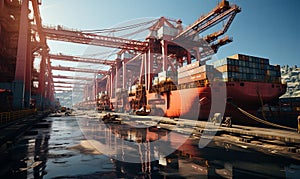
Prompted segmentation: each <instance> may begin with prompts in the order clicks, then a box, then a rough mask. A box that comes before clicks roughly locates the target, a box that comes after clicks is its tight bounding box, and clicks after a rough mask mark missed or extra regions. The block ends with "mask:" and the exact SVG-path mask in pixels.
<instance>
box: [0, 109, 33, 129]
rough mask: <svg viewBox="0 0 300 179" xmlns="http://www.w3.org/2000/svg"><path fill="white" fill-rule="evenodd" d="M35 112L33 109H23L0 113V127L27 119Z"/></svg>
mask: <svg viewBox="0 0 300 179" xmlns="http://www.w3.org/2000/svg"><path fill="white" fill-rule="evenodd" d="M35 112H36V110H35V109H24V110H18V111H10V112H1V113H0V125H2V124H6V123H9V122H13V121H15V120H18V119H21V118H24V117H28V116H30V115H32V114H34V113H35Z"/></svg>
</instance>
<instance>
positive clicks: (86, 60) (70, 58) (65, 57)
mask: <svg viewBox="0 0 300 179" xmlns="http://www.w3.org/2000/svg"><path fill="white" fill-rule="evenodd" d="M49 58H50V59H51V60H63V61H72V62H83V63H94V64H102V65H109V66H115V65H116V62H115V61H114V60H100V59H96V58H86V57H76V56H70V55H63V54H59V55H55V54H49Z"/></svg>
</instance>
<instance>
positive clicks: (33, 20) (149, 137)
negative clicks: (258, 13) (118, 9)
mask: <svg viewBox="0 0 300 179" xmlns="http://www.w3.org/2000/svg"><path fill="white" fill-rule="evenodd" d="M42 3H43V2H42V1H41V0H22V1H19V0H0V25H1V26H0V60H1V61H0V69H1V70H0V73H1V75H0V95H1V97H0V163H1V167H0V176H1V178H242V177H243V178H254V177H255V178H256V177H258V178H299V177H300V155H299V154H300V134H299V130H300V113H299V111H300V102H299V101H300V100H299V97H297V96H294V97H289V96H288V95H287V94H288V93H290V94H292V92H290V91H289V90H290V89H295V88H296V86H297V85H296V86H295V85H294V86H293V85H288V84H287V83H286V82H284V81H288V80H289V81H293V84H296V82H295V80H296V78H295V77H291V78H288V77H287V74H288V73H291V74H293V75H294V76H297V75H299V73H297V67H295V69H292V68H290V69H289V67H288V66H284V67H280V65H277V64H272V59H268V58H266V57H260V56H255V55H251V54H250V55H248V54H244V53H237V54H232V55H230V56H228V57H225V58H221V59H219V58H217V57H216V56H215V55H216V54H218V50H219V49H220V48H223V49H226V45H227V44H229V43H234V42H233V38H232V37H229V36H228V35H226V33H227V32H228V31H229V30H230V26H231V25H232V23H239V22H238V21H235V17H236V16H239V14H240V13H242V8H241V7H240V6H239V5H238V4H233V3H231V2H229V1H226V0H222V1H219V2H217V3H216V6H215V7H214V8H213V9H211V10H210V11H209V12H207V13H206V14H203V15H201V16H199V17H195V19H196V20H195V21H194V22H193V23H192V24H190V25H188V26H185V25H184V24H183V20H184V19H182V20H181V19H177V20H175V19H171V18H167V17H160V18H153V19H145V20H143V21H142V22H141V21H137V22H135V23H132V22H131V23H130V24H127V25H123V26H119V27H112V28H106V29H101V30H79V29H71V28H66V27H64V26H63V25H45V24H43V19H42V16H41V11H42V10H43V9H42V8H41V6H42ZM220 24H221V25H220ZM216 27H220V29H216ZM102 32H106V34H105V35H104V34H103V33H102ZM117 32H122V33H123V34H122V35H119V36H118V35H116V34H118V33H117ZM114 33H115V34H114ZM126 33H127V34H126ZM107 34H108V35H107ZM111 34H113V35H111ZM141 34H142V35H141ZM132 35H133V36H134V35H136V36H139V37H138V38H129V37H132ZM49 41H59V42H68V43H74V44H81V45H87V46H94V47H101V48H105V49H115V51H114V52H115V53H114V55H115V59H100V58H92V57H84V56H78V55H74V54H66V53H64V52H62V53H58V54H54V53H51V48H50V47H49V45H48V42H49ZM57 61H60V62H63V64H64V65H55V64H56V63H55V62H57ZM72 63H73V64H76V65H77V66H74V65H70V64H72ZM37 64H38V65H37ZM80 64H90V66H88V65H80ZM54 71H60V72H61V73H60V74H58V75H57V74H55V73H54ZM65 72H73V73H74V74H75V75H66V74H67V73H65ZM283 75H284V79H286V80H282V76H283ZM66 85H68V86H66ZM61 87H63V88H68V89H69V90H62V89H61ZM287 92H288V93H287ZM63 94H65V95H66V94H67V98H68V99H69V101H72V102H71V103H70V102H69V103H68V104H69V105H70V106H62V105H61V103H60V102H62V99H59V98H58V96H63ZM294 94H297V93H296V92H295V93H293V95H294Z"/></svg>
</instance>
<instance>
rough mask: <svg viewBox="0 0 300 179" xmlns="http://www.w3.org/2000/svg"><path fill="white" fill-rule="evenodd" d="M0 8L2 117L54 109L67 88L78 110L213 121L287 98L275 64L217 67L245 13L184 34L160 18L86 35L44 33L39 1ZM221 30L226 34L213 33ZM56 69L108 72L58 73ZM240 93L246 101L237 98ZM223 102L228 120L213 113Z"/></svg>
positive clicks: (226, 6)
mask: <svg viewBox="0 0 300 179" xmlns="http://www.w3.org/2000/svg"><path fill="white" fill-rule="evenodd" d="M0 5H1V6H0V9H1V12H0V15H1V16H0V18H1V21H0V22H1V29H0V36H1V41H0V46H1V53H0V55H1V64H0V65H1V66H0V67H1V79H0V88H1V89H2V94H3V95H4V96H6V97H5V98H4V100H3V101H2V102H1V103H2V104H4V106H7V107H6V108H3V109H1V110H3V111H5V110H6V111H7V110H8V111H9V110H18V109H24V108H29V107H36V108H38V109H41V110H43V109H49V108H53V107H54V106H55V104H56V102H55V98H54V94H55V92H58V91H61V90H62V88H64V89H65V90H68V91H69V90H73V94H74V93H77V92H79V93H78V94H81V95H82V101H81V102H78V103H76V104H73V105H74V106H75V107H77V108H83V109H95V108H97V109H100V110H103V109H110V110H115V111H119V112H124V111H126V112H130V111H136V110H139V109H144V110H146V109H148V110H149V111H151V112H152V115H159V116H169V117H178V116H199V118H208V117H209V114H210V117H211V115H213V114H214V113H220V114H221V115H222V116H223V115H228V116H231V115H232V114H237V113H236V112H235V110H234V109H232V106H230V105H228V103H227V101H231V103H232V102H233V103H235V104H237V105H240V106H242V107H245V108H247V109H249V110H252V112H253V111H256V110H257V109H258V107H259V106H262V105H263V104H266V103H269V102H271V101H273V100H274V99H275V100H276V99H277V98H278V97H279V96H280V95H282V94H284V93H285V88H286V86H285V85H284V84H281V79H280V67H279V66H273V65H270V64H269V60H268V59H264V58H259V57H252V56H247V55H242V54H237V55H235V56H232V57H228V58H226V59H222V60H220V61H217V62H214V63H211V59H212V57H213V55H214V54H216V53H217V51H218V49H219V48H220V47H221V46H223V45H226V44H228V43H230V42H232V38H231V37H228V36H225V35H224V34H225V33H226V32H227V30H228V29H229V27H230V25H231V23H232V22H233V20H234V18H235V16H236V15H237V14H238V13H239V12H240V11H241V9H240V7H238V6H237V5H234V4H230V3H229V2H228V1H226V0H222V1H221V2H220V3H219V4H217V6H216V7H215V8H213V9H212V10H211V11H210V12H209V13H207V14H205V15H202V16H200V17H199V18H198V19H197V20H196V21H195V22H194V23H192V24H191V25H189V26H187V27H183V25H182V21H181V20H180V19H178V20H174V19H170V18H165V17H161V18H158V19H154V20H153V19H152V20H148V21H145V22H139V23H135V24H130V25H127V26H123V27H115V28H111V29H101V30H85V31H83V30H73V29H67V28H64V27H63V26H61V25H57V26H44V25H43V24H42V19H41V15H40V11H39V6H40V5H41V1H39V0H23V1H18V0H2V1H1V4H0ZM222 24H223V25H222ZM216 25H218V26H216ZM216 27H220V29H218V30H217V31H215V32H211V31H214V30H215V29H216ZM126 30H131V31H130V33H129V34H127V35H120V36H113V35H103V32H118V31H126ZM145 31H147V32H148V35H146V36H144V37H143V38H144V40H138V39H131V38H126V37H129V36H130V35H135V34H139V33H141V32H145ZM112 34H113V33H112ZM47 40H54V41H63V42H69V43H76V44H85V45H92V46H97V47H105V48H111V49H117V50H118V52H117V53H116V54H115V55H116V57H115V59H99V58H90V57H88V58H87V57H80V56H72V55H66V54H64V53H59V54H50V49H49V47H48V45H47ZM35 61H38V62H39V69H38V70H37V69H35V68H34V65H33V64H34V62H35ZM54 61H66V62H69V63H73V62H74V63H85V64H101V65H102V66H106V67H105V68H101V69H99V68H96V69H95V68H89V67H87V68H82V67H79V66H78V67H74V66H68V65H65V64H64V65H58V66H57V65H53V63H52V62H54ZM66 64H68V63H66ZM54 70H55V71H70V72H76V76H68V75H53V71H54ZM2 73H3V74H2ZM84 74H90V75H84ZM64 79H72V81H65V80H64ZM62 80H64V81H62ZM218 81H219V82H220V81H222V82H223V83H224V84H220V83H217V82H218ZM65 85H69V86H65ZM216 86H220V87H221V86H223V89H225V91H226V90H227V94H225V93H221V92H218V93H214V92H215V91H220V89H215V88H216ZM221 88H222V87H221ZM269 88H270V90H266V89H269ZM244 89H246V90H244ZM80 91H83V92H82V93H80ZM221 91H224V90H221ZM213 93H214V94H213ZM237 93H239V94H240V95H241V96H239V97H238V96H236V94H237ZM78 94H77V96H78ZM222 95H223V96H222ZM224 95H225V96H224ZM213 96H215V97H213ZM216 96H219V99H218V100H219V101H223V103H224V105H226V106H224V105H223V106H222V107H221V106H219V108H226V111H225V112H222V110H220V109H218V110H216V111H215V110H213V109H212V108H211V107H212V103H213V100H214V99H216ZM182 98H185V99H184V100H182ZM183 101H185V102H183ZM245 101H247V105H245ZM183 103H184V104H183ZM200 106H201V112H200V111H199V110H200ZM248 112H249V111H248ZM223 113H224V114H223Z"/></svg>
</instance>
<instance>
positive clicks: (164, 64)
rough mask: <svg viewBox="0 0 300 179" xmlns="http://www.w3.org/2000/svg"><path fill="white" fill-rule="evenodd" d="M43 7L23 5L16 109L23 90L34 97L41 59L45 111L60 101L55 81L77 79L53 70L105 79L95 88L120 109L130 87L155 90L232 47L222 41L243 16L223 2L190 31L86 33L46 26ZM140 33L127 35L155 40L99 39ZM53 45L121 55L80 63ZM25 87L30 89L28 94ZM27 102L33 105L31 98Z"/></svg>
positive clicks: (170, 26) (158, 27)
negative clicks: (162, 79) (156, 82)
mask: <svg viewBox="0 0 300 179" xmlns="http://www.w3.org/2000/svg"><path fill="white" fill-rule="evenodd" d="M30 2H31V6H32V9H33V19H29V17H28V14H27V13H28V10H29V3H30ZM40 4H41V2H40V1H39V0H23V1H22V5H21V6H22V8H21V17H20V25H21V26H22V27H23V28H21V30H20V32H19V34H22V35H19V42H18V43H19V44H18V55H17V60H16V73H15V84H16V86H17V87H16V90H15V91H16V93H14V97H15V105H16V106H17V103H19V102H20V101H21V100H23V99H24V96H22V94H24V91H22V90H23V89H25V93H29V94H30V93H31V79H32V71H33V70H32V64H33V57H34V56H36V55H35V54H39V56H40V69H39V79H38V82H37V83H38V94H36V96H35V98H37V101H38V104H39V106H40V107H41V108H43V107H44V106H45V104H46V103H50V102H51V101H53V100H54V95H53V94H54V91H55V88H54V81H53V79H54V78H65V79H71V78H72V77H70V76H69V77H68V76H64V75H53V72H52V71H53V70H62V71H75V72H79V71H80V72H84V73H95V74H102V75H103V77H102V78H101V79H97V80H96V82H95V80H93V82H92V83H93V84H95V85H96V86H98V87H99V86H100V89H101V90H103V91H106V94H107V95H109V97H110V99H111V101H112V103H114V104H115V105H118V100H119V99H117V98H118V97H117V96H118V95H117V93H119V94H121V93H122V92H123V91H126V89H128V87H130V85H133V84H140V85H144V88H145V90H151V88H152V84H153V77H154V75H155V74H157V73H158V72H161V71H167V70H168V69H172V70H173V71H174V70H176V69H177V68H178V67H180V66H182V65H183V63H187V64H190V63H191V58H196V59H197V60H198V61H201V59H203V58H204V57H207V56H209V55H211V54H214V53H216V52H217V51H218V49H219V47H221V46H222V45H225V44H227V43H229V42H231V41H232V38H229V37H227V36H225V37H223V38H220V39H219V37H221V36H222V35H224V34H225V32H226V31H227V30H228V28H229V26H230V24H231V23H232V21H233V19H234V17H235V15H236V14H237V13H239V12H240V11H241V10H240V8H239V7H238V6H236V5H231V4H229V2H228V1H226V0H223V1H222V2H220V3H219V4H218V5H217V6H216V7H215V8H214V9H213V10H212V11H211V12H210V13H208V14H207V15H203V16H201V17H200V18H199V19H197V20H196V21H195V22H194V23H193V24H191V25H190V26H188V27H187V28H185V29H184V28H183V27H182V25H181V23H182V22H181V20H172V19H167V18H164V17H161V18H159V19H155V20H151V21H147V22H143V23H139V24H133V25H129V26H125V27H118V28H111V29H102V30H89V31H81V30H70V29H66V28H63V27H62V26H55V27H46V26H42V21H41V16H40V12H39V5H40ZM222 21H226V22H225V24H224V26H223V28H222V29H221V30H219V31H217V32H214V33H211V34H209V35H207V36H205V37H202V38H201V37H200V36H199V34H201V33H202V32H204V31H206V30H208V29H209V28H211V27H213V26H215V25H216V24H218V23H220V22H222ZM29 22H30V23H29ZM137 27H144V28H143V29H138V30H137V31H134V32H131V33H130V34H127V35H128V36H130V35H133V34H137V33H140V32H141V31H145V30H150V34H149V35H148V36H147V37H146V38H145V41H140V40H133V39H126V38H124V37H114V36H105V35H99V32H109V31H110V30H111V32H115V31H123V30H128V29H134V28H137ZM28 29H29V30H28ZM24 34H25V35H24ZM47 39H48V40H55V41H64V42H71V43H78V44H86V45H94V46H103V47H108V48H115V49H120V50H121V51H119V53H117V57H116V59H115V60H103V59H96V58H87V57H74V56H68V55H63V54H58V55H54V54H49V51H50V49H49V47H48V45H47ZM28 42H30V43H28ZM28 49H29V50H28ZM53 60H65V61H69V62H77V63H78V62H79V63H81V62H82V63H91V64H103V65H108V66H110V69H109V70H107V71H103V70H92V69H81V68H75V67H67V66H52V65H51V61H53ZM202 63H204V61H203V62H202ZM35 76H36V75H35ZM76 79H82V80H90V79H89V78H86V77H84V76H78V77H77V76H76ZM24 86H25V88H23V87H24ZM98 87H97V89H96V96H97V94H98V91H97V90H98ZM120 89H121V90H120ZM26 98H27V99H28V96H27V97H26ZM29 98H30V95H29ZM122 100H123V101H122ZM122 100H121V101H122V102H121V103H123V106H124V104H125V102H124V100H125V99H122ZM142 103H146V101H142V102H141V104H142ZM22 104H24V103H22ZM19 107H23V106H19Z"/></svg>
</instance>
